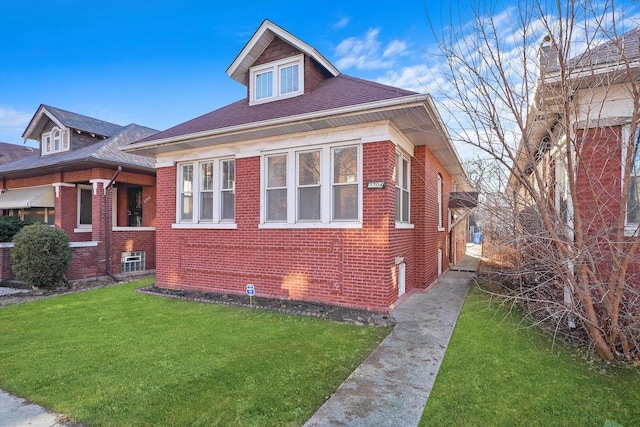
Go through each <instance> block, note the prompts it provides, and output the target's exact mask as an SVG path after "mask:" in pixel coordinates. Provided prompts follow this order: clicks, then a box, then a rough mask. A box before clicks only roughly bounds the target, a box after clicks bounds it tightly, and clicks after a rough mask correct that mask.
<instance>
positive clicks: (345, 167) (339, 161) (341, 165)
mask: <svg viewBox="0 0 640 427" xmlns="http://www.w3.org/2000/svg"><path fill="white" fill-rule="evenodd" d="M333 182H334V183H352V182H358V149H357V148H356V147H347V148H336V149H334V150H333Z"/></svg>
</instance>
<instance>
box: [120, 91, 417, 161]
mask: <svg viewBox="0 0 640 427" xmlns="http://www.w3.org/2000/svg"><path fill="white" fill-rule="evenodd" d="M429 98H430V97H429V96H428V95H421V94H417V95H409V96H404V97H401V98H392V99H386V100H381V101H373V102H368V103H366V104H359V105H350V106H347V107H340V108H334V109H331V110H321V111H314V112H312V113H305V114H300V115H297V116H286V117H279V118H277V119H270V120H263V121H260V122H252V123H245V124H241V125H236V126H229V127H226V128H219V129H212V130H206V131H202V132H196V133H190V134H185V135H178V136H174V137H170V138H163V139H157V140H154V141H149V142H142V143H137V144H131V145H128V146H127V147H126V148H124V149H123V150H124V151H127V152H128V151H135V150H136V149H140V148H151V147H159V146H162V145H168V144H172V143H175V142H182V141H189V140H196V139H203V138H209V137H215V136H219V135H224V134H233V133H238V132H245V131H248V130H255V129H259V128H262V127H264V128H267V127H272V126H277V125H282V124H289V123H297V122H304V121H310V120H315V119H321V118H326V117H331V116H339V115H347V114H354V113H362V112H367V111H370V112H373V111H376V110H387V109H390V108H392V107H402V108H411V107H417V106H420V105H424V103H425V102H426V101H427V99H429Z"/></svg>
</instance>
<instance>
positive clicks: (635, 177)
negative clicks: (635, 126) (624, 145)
mask: <svg viewBox="0 0 640 427" xmlns="http://www.w3.org/2000/svg"><path fill="white" fill-rule="evenodd" d="M627 223H628V224H637V223H640V130H639V131H638V134H637V135H636V142H635V150H634V154H633V164H632V165H631V180H630V181H629V194H628V197H627Z"/></svg>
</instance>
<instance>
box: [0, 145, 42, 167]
mask: <svg viewBox="0 0 640 427" xmlns="http://www.w3.org/2000/svg"><path fill="white" fill-rule="evenodd" d="M37 154H38V150H37V149H35V148H33V147H27V146H24V145H17V144H7V143H6V142H0V164H4V163H9V162H15V161H16V160H20V159H24V158H26V157H31V156H35V155H37Z"/></svg>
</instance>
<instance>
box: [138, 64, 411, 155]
mask: <svg viewBox="0 0 640 427" xmlns="http://www.w3.org/2000/svg"><path fill="white" fill-rule="evenodd" d="M415 94H416V92H411V91H408V90H404V89H399V88H396V87H392V86H386V85H383V84H379V83H375V82H371V81H367V80H362V79H358V78H356V77H351V76H346V75H344V74H340V75H338V76H336V77H331V78H329V79H327V80H325V81H323V82H322V83H321V84H320V85H319V86H318V87H316V88H315V90H314V91H313V92H311V93H305V94H304V95H301V96H297V97H294V98H288V99H283V100H279V101H273V102H266V103H264V104H258V105H251V106H250V105H249V100H248V98H245V99H243V100H240V101H237V102H234V103H233V104H229V105H227V106H225V107H222V108H220V109H218V110H215V111H212V112H210V113H207V114H205V115H203V116H200V117H197V118H195V119H192V120H189V121H188V122H185V123H182V124H179V125H177V126H174V127H172V128H170V129H167V130H165V131H163V132H159V133H157V134H155V135H152V136H150V137H148V138H145V139H143V140H141V141H137V142H147V141H155V140H159V139H165V138H173V137H177V136H181V135H189V134H193V133H199V132H204V131H210V130H214V129H224V128H228V127H232V126H240V125H245V124H249V123H256V122H262V121H267V120H273V119H279V118H285V117H291V116H298V115H301V114H308V113H314V112H320V111H324V110H332V109H337V108H343V107H349V106H355V105H359V104H367V103H370V102H375V101H382V100H387V99H393V98H400V97H403V96H408V95H415Z"/></svg>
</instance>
